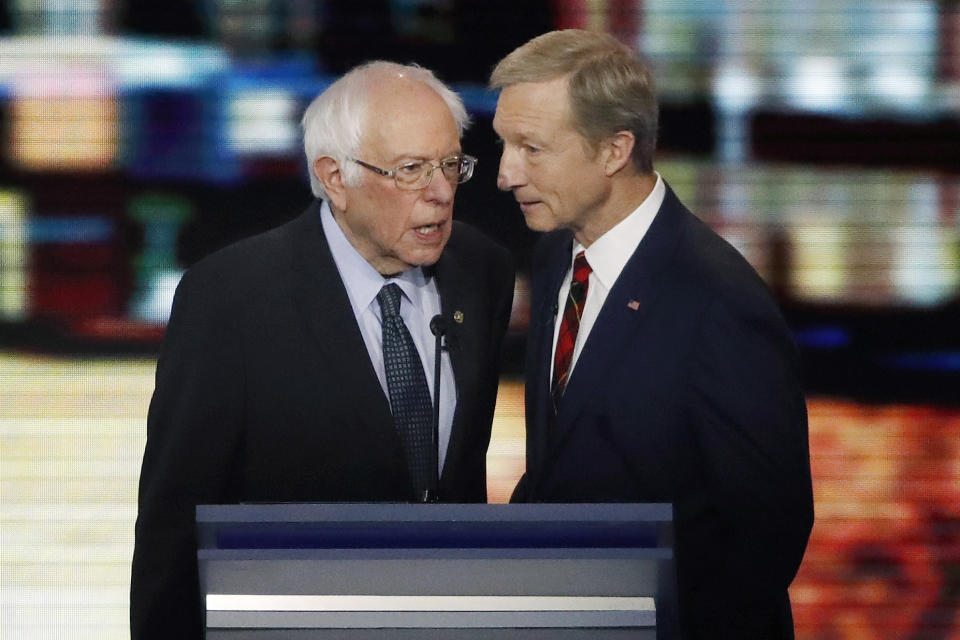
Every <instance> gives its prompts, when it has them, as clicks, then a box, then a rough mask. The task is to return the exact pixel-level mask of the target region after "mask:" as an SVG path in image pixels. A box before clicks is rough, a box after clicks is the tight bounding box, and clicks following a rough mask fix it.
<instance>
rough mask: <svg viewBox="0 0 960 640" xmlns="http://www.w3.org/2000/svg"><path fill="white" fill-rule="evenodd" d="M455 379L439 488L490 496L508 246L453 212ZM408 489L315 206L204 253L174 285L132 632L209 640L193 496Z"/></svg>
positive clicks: (370, 494)
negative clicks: (460, 220) (490, 450)
mask: <svg viewBox="0 0 960 640" xmlns="http://www.w3.org/2000/svg"><path fill="white" fill-rule="evenodd" d="M433 273H434V276H435V277H436V278H437V287H438V289H439V292H440V304H441V307H442V309H443V313H444V315H445V316H447V317H449V316H452V315H453V314H454V312H455V311H460V312H461V313H462V316H461V317H462V322H459V323H457V322H450V323H449V325H450V328H449V333H448V344H449V346H450V358H451V363H452V365H453V371H454V378H455V383H456V387H457V407H456V410H455V414H454V419H453V427H452V430H451V434H450V443H449V445H448V448H447V458H446V463H445V464H444V469H443V476H442V477H441V478H440V494H441V499H443V500H445V501H448V502H483V501H485V500H486V451H487V445H488V443H489V440H490V428H491V423H492V420H493V409H494V403H495V401H496V395H497V384H498V378H499V353H500V345H501V342H502V340H503V336H504V333H505V331H506V328H507V321H508V319H509V316H510V307H511V302H512V300H513V269H512V261H511V259H510V256H509V253H508V252H507V251H506V250H505V249H503V248H502V247H499V246H498V245H496V244H495V243H494V242H493V241H491V240H490V239H488V238H486V237H484V236H483V235H482V234H480V233H479V232H477V231H475V230H474V229H472V228H470V227H468V226H466V225H462V224H460V223H455V224H454V229H453V232H452V235H451V238H450V241H449V243H448V244H447V247H446V249H445V250H444V252H443V255H442V256H441V258H440V260H439V261H438V262H437V264H436V265H435V267H434V269H433ZM411 494H412V486H411V483H410V479H409V475H408V473H407V469H406V463H405V462H404V458H403V453H402V449H401V445H400V440H399V437H398V436H397V434H396V430H395V428H394V425H393V418H392V416H391V413H390V406H389V401H388V400H387V397H386V395H385V394H384V393H383V390H382V388H381V386H380V383H379V381H378V380H377V375H376V373H375V372H374V369H373V365H372V364H371V362H370V357H369V355H368V354H367V349H366V346H365V345H364V342H363V337H362V335H361V333H360V328H359V327H358V325H357V321H356V318H355V317H354V314H353V310H352V308H351V307H350V302H349V298H348V297H347V291H346V288H345V287H344V285H343V282H342V280H341V279H340V274H339V271H338V270H337V267H336V264H335V263H334V261H333V257H332V255H331V253H330V248H329V246H328V244H327V240H326V238H325V237H324V235H323V228H322V226H321V224H320V217H319V213H318V207H317V206H316V205H312V206H311V207H310V208H309V209H308V210H307V211H306V212H305V213H304V214H302V215H301V216H299V217H298V218H296V219H294V220H293V221H291V222H289V223H287V224H285V225H283V226H281V227H278V228H277V229H273V230H272V231H269V232H267V233H264V234H261V235H258V236H255V237H253V238H249V239H247V240H244V241H242V242H240V243H238V244H235V245H233V246H231V247H227V248H226V249H223V250H221V251H219V252H217V253H215V254H213V255H211V256H208V257H207V258H204V259H203V260H201V261H200V262H198V263H197V264H196V265H194V266H193V267H192V268H191V269H190V270H189V271H187V273H186V274H185V275H184V277H183V279H182V280H181V282H180V285H179V286H178V287H177V293H176V296H175V298H174V302H173V310H172V313H171V317H170V322H169V324H168V326H167V332H166V336H165V338H164V344H163V350H162V352H161V355H160V360H159V362H158V364H157V381H156V389H155V391H154V394H153V399H152V401H151V403H150V413H149V417H148V419H147V444H146V450H145V452H144V457H143V468H142V471H141V474H140V496H139V513H138V517H137V525H136V544H135V549H134V556H133V571H132V576H131V597H130V617H131V635H132V638H133V640H147V639H151V638H178V639H186V640H192V639H198V640H199V638H201V637H202V634H203V627H202V616H201V601H200V594H199V591H198V583H197V556H196V535H195V532H194V520H195V514H194V510H195V506H196V505H197V504H221V503H238V502H338V501H340V502H342V501H348V502H372V501H391V502H404V501H407V500H409V497H410V496H411Z"/></svg>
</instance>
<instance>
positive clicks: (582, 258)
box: [573, 251, 593, 285]
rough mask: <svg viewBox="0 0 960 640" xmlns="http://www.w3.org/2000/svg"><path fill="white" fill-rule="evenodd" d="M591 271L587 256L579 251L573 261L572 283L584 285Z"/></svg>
mask: <svg viewBox="0 0 960 640" xmlns="http://www.w3.org/2000/svg"><path fill="white" fill-rule="evenodd" d="M592 271H593V270H592V269H591V268H590V263H588V262H587V256H586V255H585V254H584V252H583V251H581V252H580V253H578V254H577V257H576V258H574V259H573V281H574V282H576V283H577V284H580V285H586V284H587V281H588V280H589V279H590V273H591V272H592Z"/></svg>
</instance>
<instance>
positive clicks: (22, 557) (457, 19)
mask: <svg viewBox="0 0 960 640" xmlns="http://www.w3.org/2000/svg"><path fill="white" fill-rule="evenodd" d="M562 27H581V28H589V29H598V30H607V31H609V32H611V33H613V34H615V35H616V36H617V37H618V38H620V39H621V40H622V41H623V42H625V43H627V44H629V45H630V46H632V47H634V48H635V49H636V50H637V51H639V52H640V53H642V54H643V55H644V56H645V57H646V58H647V59H648V60H649V61H650V62H651V64H652V65H653V67H654V69H655V75H656V77H657V78H658V83H659V86H658V90H659V95H660V100H661V123H662V127H661V129H662V131H661V136H660V141H659V152H658V156H657V157H658V161H657V169H658V170H659V171H660V172H661V174H662V175H663V176H664V177H665V178H666V180H667V181H668V182H669V183H670V184H671V185H672V186H673V187H674V189H675V190H676V191H677V193H678V195H679V196H680V198H681V199H682V200H683V201H685V203H686V204H687V205H688V206H689V207H690V208H691V209H692V210H693V211H694V212H695V213H697V214H698V215H700V216H701V217H702V218H703V219H704V220H705V221H707V222H708V223H709V224H710V225H711V226H713V227H714V228H715V229H717V230H718V231H719V232H720V233H721V234H722V235H724V236H725V237H726V238H727V239H728V240H730V241H731V242H732V243H733V244H734V245H735V246H736V247H737V248H738V249H739V250H740V251H741V252H742V253H743V254H744V255H745V256H746V257H747V259H748V260H749V261H750V262H751V263H752V264H753V265H754V266H755V267H756V269H757V270H758V271H759V272H760V273H761V275H762V276H763V277H764V278H765V279H766V281H767V282H768V283H769V285H770V287H771V288H772V290H773V291H774V293H775V295H776V296H777V298H778V300H779V302H780V304H781V306H782V308H783V310H784V313H785V314H786V316H787V318H788V321H789V322H790V325H791V327H792V328H793V330H794V332H795V336H796V340H797V343H798V345H799V347H800V349H801V352H802V355H803V363H804V375H805V383H806V387H807V389H808V407H809V412H810V446H811V457H812V466H813V474H814V491H815V497H816V512H817V521H816V524H815V526H814V531H813V535H812V538H811V541H810V546H809V548H808V551H807V554H806V557H805V559H804V563H803V566H802V567H801V569H800V574H799V576H798V577H797V580H796V581H795V583H794V585H793V587H792V588H791V597H792V599H793V602H794V612H795V617H796V626H797V637H798V638H799V639H802V640H814V639H817V640H860V639H863V640H878V639H886V638H890V639H894V638H896V639H908V640H935V639H936V640H960V612H958V611H960V2H958V1H957V0H806V2H804V3H798V2H794V1H788V0H762V1H761V0H715V1H714V2H710V3H705V2H699V1H697V0H543V1H536V0H528V1H517V0H514V1H509V2H508V1H506V0H486V1H484V2H478V1H466V0H285V1H281V0H205V1H198V2H190V1H187V0H167V1H166V2H163V3H157V2H153V1H152V0H7V2H6V3H4V4H0V601H2V614H0V615H2V618H0V637H3V638H11V639H12V638H71V639H72V638H97V639H103V638H124V637H128V636H129V633H128V630H127V590H128V588H129V563H130V556H131V552H132V546H133V523H134V520H135V517H136V488H137V479H138V475H139V467H140V458H141V455H142V452H143V444H144V440H145V420H146V412H147V406H148V403H149V398H150V394H151V392H152V389H153V372H154V367H155V358H156V354H157V352H158V348H159V344H160V340H161V338H162V335H163V330H164V326H165V322H166V320H167V317H168V314H169V306H170V301H171V299H172V295H173V290H174V288H175V286H176V283H177V282H178V279H179V277H180V275H181V274H182V272H183V270H184V269H186V268H188V267H189V266H190V265H191V264H192V263H194V262H196V261H197V260H198V259H200V258H201V257H203V256H204V255H206V254H207V253H209V252H211V251H213V250H215V249H217V248H219V247H221V246H223V245H225V244H227V243H230V242H232V241H234V240H236V239H238V238H241V237H243V236H247V235H250V234H253V233H256V232H258V231H260V230H263V229H266V228H269V227H272V226H275V225H277V224H280V223H282V222H284V221H286V220H288V219H290V218H292V217H294V216H295V215H297V214H298V213H300V212H301V211H302V210H303V208H304V207H305V206H306V205H307V204H308V203H309V201H310V198H311V195H310V191H309V185H308V181H307V176H306V168H305V163H304V161H303V159H302V155H303V154H302V151H301V143H300V132H299V129H298V122H299V118H300V115H301V113H302V110H303V108H304V107H305V106H306V104H307V103H308V102H309V101H310V100H311V99H312V98H313V97H314V96H316V95H317V94H318V93H319V92H321V91H322V90H323V89H324V88H325V87H326V86H328V84H329V83H330V82H331V81H332V80H333V79H335V78H336V77H337V76H338V74H340V73H342V72H343V71H345V70H346V69H348V68H350V67H351V66H353V65H354V64H357V63H359V62H362V61H364V60H368V59H371V58H388V59H393V60H397V61H400V62H418V63H420V64H422V65H424V66H427V67H430V68H432V69H434V70H436V72H437V73H438V75H439V76H440V77H441V78H442V79H443V80H445V81H447V82H448V83H450V84H452V85H453V86H454V88H456V89H458V90H459V91H460V92H461V94H462V95H463V97H464V99H465V101H466V103H467V107H468V109H469V111H470V112H471V114H472V115H473V119H474V122H475V124H474V126H473V127H472V129H471V130H470V131H469V132H468V134H467V136H466V138H465V141H464V149H465V150H466V151H468V152H469V153H471V154H474V155H476V156H478V157H479V158H480V164H479V167H478V170H477V174H476V176H475V178H474V179H473V181H471V182H470V183H467V184H465V185H463V186H462V187H461V189H460V191H459V193H458V197H457V205H456V215H457V217H459V218H460V219H463V220H466V221H469V222H471V223H473V224H474V225H476V226H478V227H480V228H481V229H483V230H484V231H486V232H487V233H488V234H490V235H492V236H494V237H495V238H497V239H498V240H499V241H500V242H502V243H503V244H504V245H505V246H507V247H509V248H510V249H511V250H512V251H513V252H514V254H515V256H516V258H517V261H518V264H519V265H520V266H521V272H520V274H519V277H518V280H517V300H516V303H515V308H514V315H513V318H512V321H511V329H510V335H509V339H508V344H507V352H506V371H505V375H504V379H503V383H502V385H501V392H500V398H499V402H498V410H497V419H496V424H495V427H494V429H495V432H494V439H493V442H492V444H491V448H490V454H489V469H490V474H489V475H490V480H489V483H490V490H489V493H490V499H491V501H498V502H503V501H505V500H507V498H508V497H509V494H510V491H511V490H512V488H513V484H514V483H515V481H516V478H517V477H518V476H519V475H520V474H521V473H522V471H523V407H522V390H523V380H522V370H521V369H522V362H521V353H522V350H523V344H524V336H525V329H526V323H527V320H528V315H529V310H528V307H527V298H526V292H527V280H526V275H525V274H526V271H527V268H528V266H529V249H530V248H531V246H532V244H533V242H534V241H535V239H536V238H535V234H533V233H531V232H529V231H527V230H526V228H525V226H524V224H523V220H522V217H521V215H520V214H519V211H518V210H517V208H516V205H515V203H514V202H513V198H512V197H511V196H510V195H509V194H506V195H504V194H501V193H499V192H497V190H496V186H495V180H496V169H497V163H498V154H497V147H496V145H495V139H494V136H493V133H492V130H491V127H490V121H491V119H492V115H493V110H494V108H495V105H496V95H495V94H493V93H491V92H489V91H487V90H486V89H485V88H484V83H485V80H486V77H487V75H488V73H489V71H490V69H491V68H492V66H493V65H494V64H495V62H496V61H497V60H498V59H499V58H500V57H502V56H503V55H505V54H506V53H508V52H509V51H510V50H512V49H513V48H514V47H515V46H517V45H519V44H521V43H523V42H525V41H526V40H527V39H529V38H530V37H532V36H534V35H537V34H539V33H542V32H544V31H547V30H550V29H553V28H562Z"/></svg>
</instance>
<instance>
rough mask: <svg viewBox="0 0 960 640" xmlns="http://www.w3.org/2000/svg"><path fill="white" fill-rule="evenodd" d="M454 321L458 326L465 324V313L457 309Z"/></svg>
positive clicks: (454, 313)
mask: <svg viewBox="0 0 960 640" xmlns="http://www.w3.org/2000/svg"><path fill="white" fill-rule="evenodd" d="M453 321H454V322H456V323H457V324H463V311H460V310H459V309H457V310H456V311H454V312H453Z"/></svg>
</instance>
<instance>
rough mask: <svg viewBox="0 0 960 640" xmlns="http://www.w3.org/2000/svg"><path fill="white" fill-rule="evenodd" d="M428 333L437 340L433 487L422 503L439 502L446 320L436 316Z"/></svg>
mask: <svg viewBox="0 0 960 640" xmlns="http://www.w3.org/2000/svg"><path fill="white" fill-rule="evenodd" d="M430 332H431V333H432V334H433V335H434V337H435V338H436V339H437V341H436V344H435V347H434V358H433V487H432V488H431V489H430V491H428V492H427V495H425V496H424V502H439V501H440V356H441V355H442V353H443V338H444V336H446V335H447V319H446V318H444V317H443V315H441V314H439V313H438V314H437V315H435V316H433V318H431V319H430Z"/></svg>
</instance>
